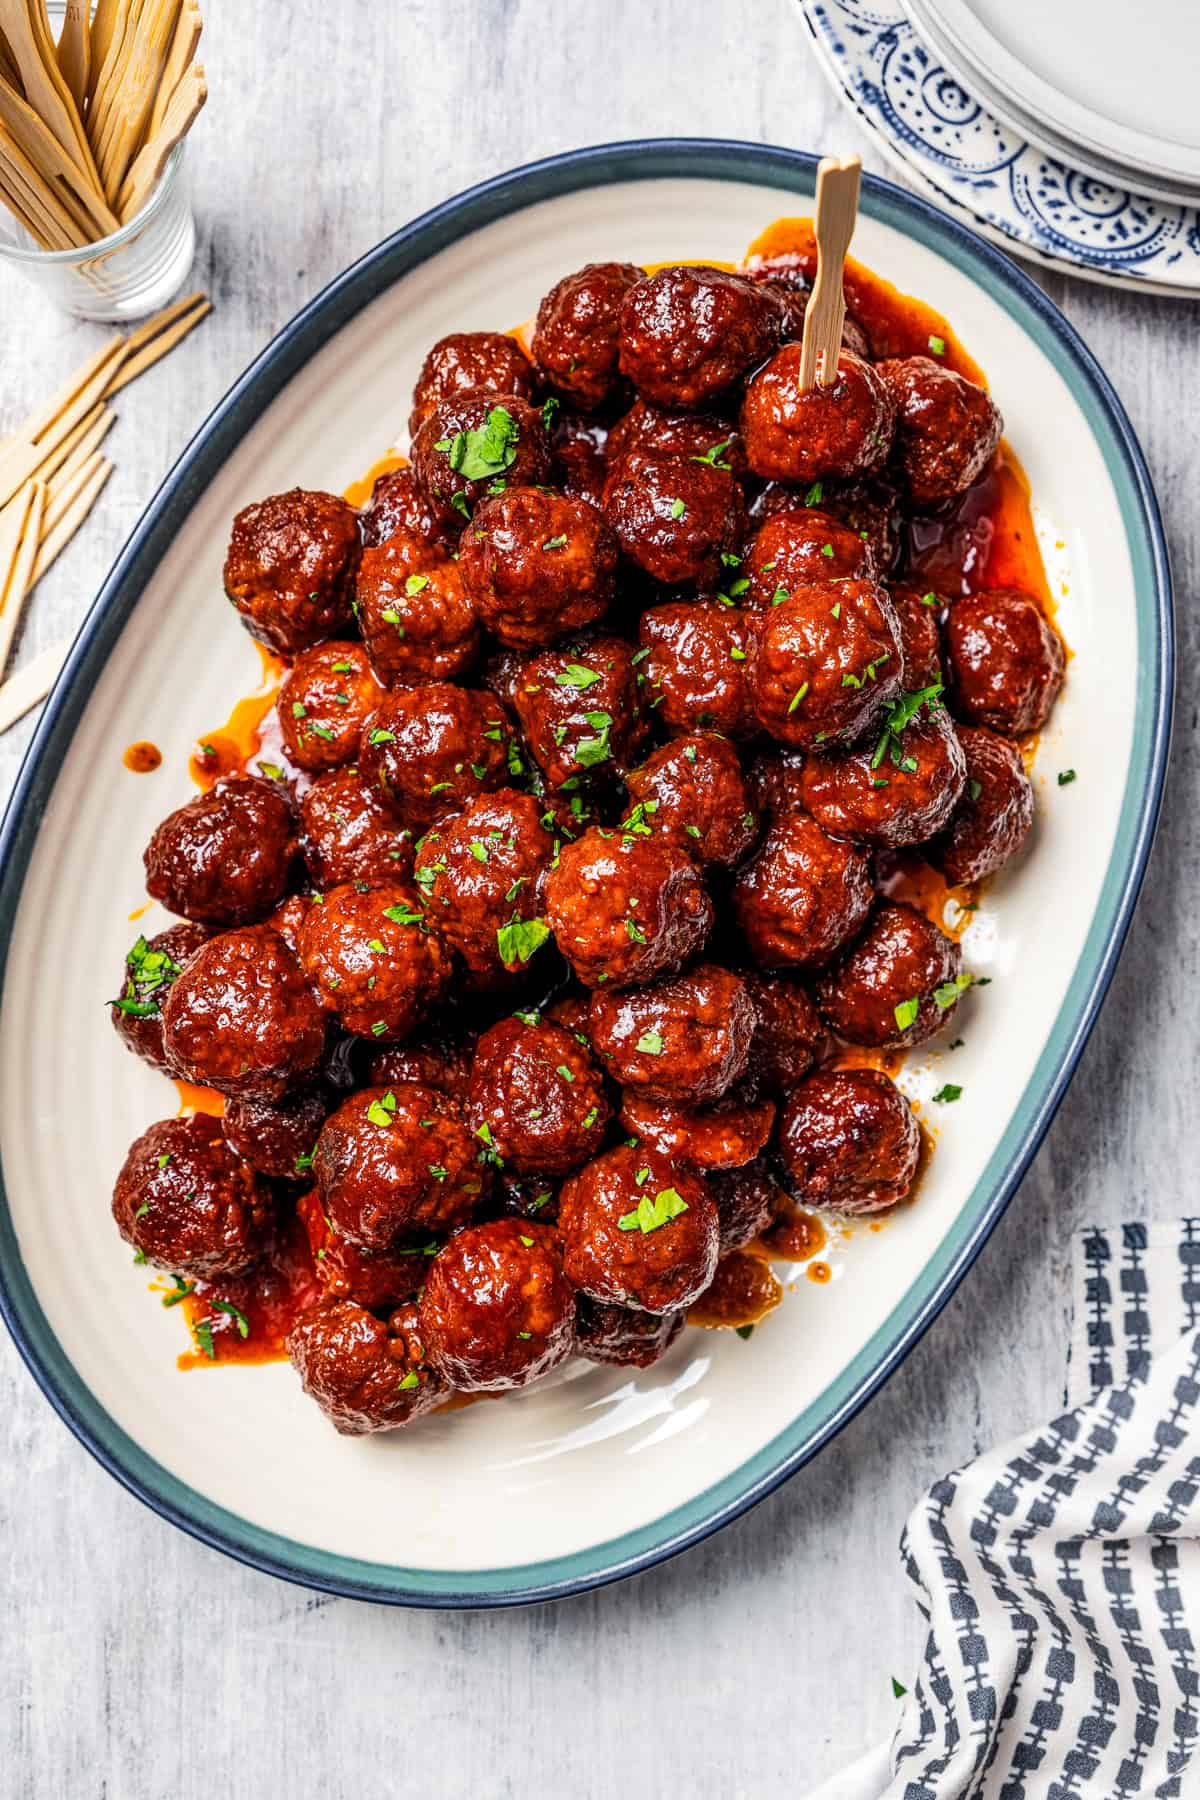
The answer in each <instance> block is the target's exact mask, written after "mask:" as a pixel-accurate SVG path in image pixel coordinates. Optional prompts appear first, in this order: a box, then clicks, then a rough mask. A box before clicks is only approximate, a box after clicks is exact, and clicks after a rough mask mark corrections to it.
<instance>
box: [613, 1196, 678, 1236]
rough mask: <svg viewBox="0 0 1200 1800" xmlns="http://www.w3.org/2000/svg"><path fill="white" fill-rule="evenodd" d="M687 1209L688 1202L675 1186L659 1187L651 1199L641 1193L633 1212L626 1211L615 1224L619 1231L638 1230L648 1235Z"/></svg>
mask: <svg viewBox="0 0 1200 1800" xmlns="http://www.w3.org/2000/svg"><path fill="white" fill-rule="evenodd" d="M687 1210H688V1203H687V1201H686V1200H685V1199H684V1197H683V1195H682V1194H681V1193H680V1192H679V1190H678V1189H677V1188H673V1187H668V1188H659V1190H658V1192H657V1194H655V1196H654V1198H653V1199H651V1198H650V1195H649V1194H643V1195H642V1197H641V1199H640V1200H639V1201H638V1203H637V1206H636V1207H635V1208H634V1210H633V1212H627V1213H625V1214H623V1215H622V1217H621V1218H619V1219H618V1220H617V1226H618V1228H619V1229H620V1230H621V1231H640V1232H642V1233H643V1234H644V1235H647V1236H648V1235H649V1233H650V1232H652V1231H658V1230H660V1229H661V1228H662V1226H664V1225H668V1224H670V1222H671V1220H672V1219H677V1218H678V1217H679V1215H680V1213H685V1212H686V1211H687Z"/></svg>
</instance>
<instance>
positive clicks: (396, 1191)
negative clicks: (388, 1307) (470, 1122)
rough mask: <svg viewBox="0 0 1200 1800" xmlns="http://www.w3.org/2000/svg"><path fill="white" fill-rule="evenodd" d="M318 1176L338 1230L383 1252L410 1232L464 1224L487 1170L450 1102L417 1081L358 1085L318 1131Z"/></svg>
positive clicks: (315, 1172)
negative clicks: (391, 1084)
mask: <svg viewBox="0 0 1200 1800" xmlns="http://www.w3.org/2000/svg"><path fill="white" fill-rule="evenodd" d="M313 1175H314V1177H315V1179H316V1183H317V1189H318V1192H319V1193H320V1196H321V1204H322V1206H323V1207H324V1209H325V1213H326V1216H327V1217H328V1219H329V1222H330V1224H331V1225H332V1226H333V1228H334V1230H335V1231H338V1232H340V1233H341V1235H342V1236H343V1237H345V1238H348V1239H349V1240H350V1242H351V1243H352V1244H361V1245H362V1246H363V1247H364V1248H365V1249H368V1250H384V1249H387V1248H388V1246H389V1245H395V1244H396V1243H397V1242H398V1241H399V1240H400V1239H401V1238H402V1237H404V1236H406V1235H412V1234H413V1233H417V1232H423V1233H426V1234H428V1233H429V1232H431V1231H451V1230H453V1229H454V1227H455V1226H458V1225H463V1224H465V1223H466V1221H467V1220H468V1219H469V1218H470V1216H471V1214H472V1213H473V1212H474V1210H475V1208H476V1207H477V1206H478V1205H479V1203H480V1200H481V1199H482V1197H483V1194H484V1188H485V1182H486V1178H487V1171H486V1168H485V1166H484V1165H483V1163H482V1162H481V1160H480V1146H479V1144H478V1143H477V1142H476V1140H475V1139H474V1138H473V1137H472V1135H471V1133H470V1131H469V1130H468V1129H467V1126H466V1125H465V1124H464V1122H463V1120H462V1118H461V1116H460V1115H459V1113H458V1112H457V1110H455V1109H454V1108H453V1103H452V1102H451V1101H449V1100H448V1098H447V1096H446V1095H445V1094H441V1093H439V1092H438V1091H437V1090H436V1089H434V1088H426V1087H421V1086H420V1085H419V1084H417V1083H415V1082H414V1083H398V1084H397V1085H396V1086H395V1087H387V1088H384V1087H371V1088H360V1089H359V1091H358V1092H357V1093H355V1094H351V1096H350V1098H349V1099H348V1100H344V1101H343V1102H342V1104H341V1106H339V1107H338V1109H337V1111H336V1112H335V1113H331V1114H330V1116H329V1118H328V1119H327V1120H326V1121H325V1124H324V1125H323V1126H322V1128H321V1135H320V1137H319V1138H318V1139H317V1147H316V1150H315V1152H314V1154H313Z"/></svg>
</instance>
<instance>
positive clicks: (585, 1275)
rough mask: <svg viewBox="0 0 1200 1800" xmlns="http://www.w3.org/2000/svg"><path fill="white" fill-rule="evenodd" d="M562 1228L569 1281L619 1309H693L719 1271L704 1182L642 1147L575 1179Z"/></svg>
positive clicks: (569, 1184)
mask: <svg viewBox="0 0 1200 1800" xmlns="http://www.w3.org/2000/svg"><path fill="white" fill-rule="evenodd" d="M558 1229H559V1232H560V1234H561V1237H562V1244H563V1266H564V1268H565V1270H566V1272H567V1277H568V1279H569V1280H570V1281H571V1282H572V1283H573V1285H574V1286H575V1287H577V1288H578V1289H579V1290H580V1291H581V1292H582V1293H584V1294H587V1295H589V1296H590V1298H591V1299H593V1300H600V1301H604V1302H607V1303H608V1304H610V1305H614V1306H625V1307H634V1308H636V1309H638V1310H639V1311H642V1312H650V1313H662V1312H671V1311H674V1310H676V1309H678V1308H680V1307H684V1306H689V1305H690V1304H691V1302H692V1301H693V1300H695V1299H696V1298H697V1296H698V1295H700V1294H702V1293H703V1292H704V1289H705V1288H706V1287H707V1286H708V1284H709V1282H710V1281H711V1280H712V1277H713V1272H714V1270H715V1269H716V1266H717V1253H718V1247H719V1243H720V1228H719V1225H718V1222H717V1209H716V1206H715V1205H714V1204H713V1201H712V1199H711V1197H710V1195H709V1193H708V1191H707V1189H706V1188H705V1185H704V1182H703V1181H702V1180H701V1179H700V1178H699V1177H698V1176H696V1175H695V1174H692V1173H690V1172H688V1171H686V1170H685V1169H683V1168H682V1167H681V1166H680V1165H679V1164H677V1163H674V1162H671V1161H668V1160H667V1158H665V1157H662V1156H659V1155H658V1154H657V1153H656V1152H655V1151H653V1150H648V1149H646V1148H645V1146H642V1145H639V1146H638V1147H637V1148H630V1146H629V1145H626V1144H622V1145H621V1146H620V1147H619V1148H618V1149H616V1150H609V1151H608V1152H606V1154H605V1155H604V1156H598V1157H596V1159H595V1160H594V1161H593V1162H590V1163H588V1164H587V1166H586V1167H585V1168H583V1169H580V1170H579V1172H578V1173H577V1174H575V1175H572V1176H570V1177H569V1178H568V1180H567V1181H566V1182H564V1184H563V1188H562V1192H561V1194H560V1196H559V1209H558Z"/></svg>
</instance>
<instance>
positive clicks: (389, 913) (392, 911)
mask: <svg viewBox="0 0 1200 1800" xmlns="http://www.w3.org/2000/svg"><path fill="white" fill-rule="evenodd" d="M440 866H441V865H440V864H435V865H434V867H435V868H438V867H440ZM383 916H384V918H385V919H390V920H391V921H392V924H393V925H423V924H424V923H425V914H424V913H420V912H415V911H414V910H413V908H412V907H411V906H385V907H384V909H383ZM377 942H378V939H376V940H374V942H373V943H372V945H371V948H372V949H374V948H375V943H377ZM380 948H382V945H381V946H380Z"/></svg>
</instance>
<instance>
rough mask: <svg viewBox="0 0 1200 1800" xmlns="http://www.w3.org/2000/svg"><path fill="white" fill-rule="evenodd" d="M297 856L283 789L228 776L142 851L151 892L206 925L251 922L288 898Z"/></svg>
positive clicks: (172, 820) (170, 907)
mask: <svg viewBox="0 0 1200 1800" xmlns="http://www.w3.org/2000/svg"><path fill="white" fill-rule="evenodd" d="M295 855H296V831H295V825H294V822H293V820H292V809H291V807H290V805H289V804H288V799H287V795H286V793H285V792H284V791H283V789H282V788H280V787H279V786H278V785H277V784H276V783H274V782H272V781H264V780H260V778H259V777H258V776H256V775H227V776H225V777H224V779H222V780H221V781H218V782H217V784H216V786H215V787H212V788H210V789H209V791H208V792H207V793H206V794H197V795H196V797H195V799H194V800H189V801H188V802H187V804H186V806H181V807H179V808H178V810H177V811H175V812H173V813H169V814H168V816H167V817H166V818H165V819H164V820H163V822H162V824H161V825H160V826H158V828H157V830H156V831H155V833H154V835H153V837H152V838H151V839H150V842H149V843H148V844H147V846H146V849H145V852H144V854H143V857H142V861H143V863H144V864H145V868H146V891H147V893H149V894H150V896H151V897H152V898H153V899H155V900H161V901H162V903H163V905H164V906H165V907H166V909H167V911H168V912H173V913H181V914H182V915H183V917H184V918H185V919H193V920H195V921H196V922H197V923H198V924H201V925H250V924H253V923H254V921H255V920H257V919H264V918H265V917H266V916H267V914H268V913H269V912H270V911H271V910H272V908H273V907H275V906H277V905H278V903H279V901H280V900H281V899H282V898H283V895H284V893H285V891H286V889H287V884H288V878H289V876H290V874H291V871H292V864H293V862H294V860H295Z"/></svg>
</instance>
